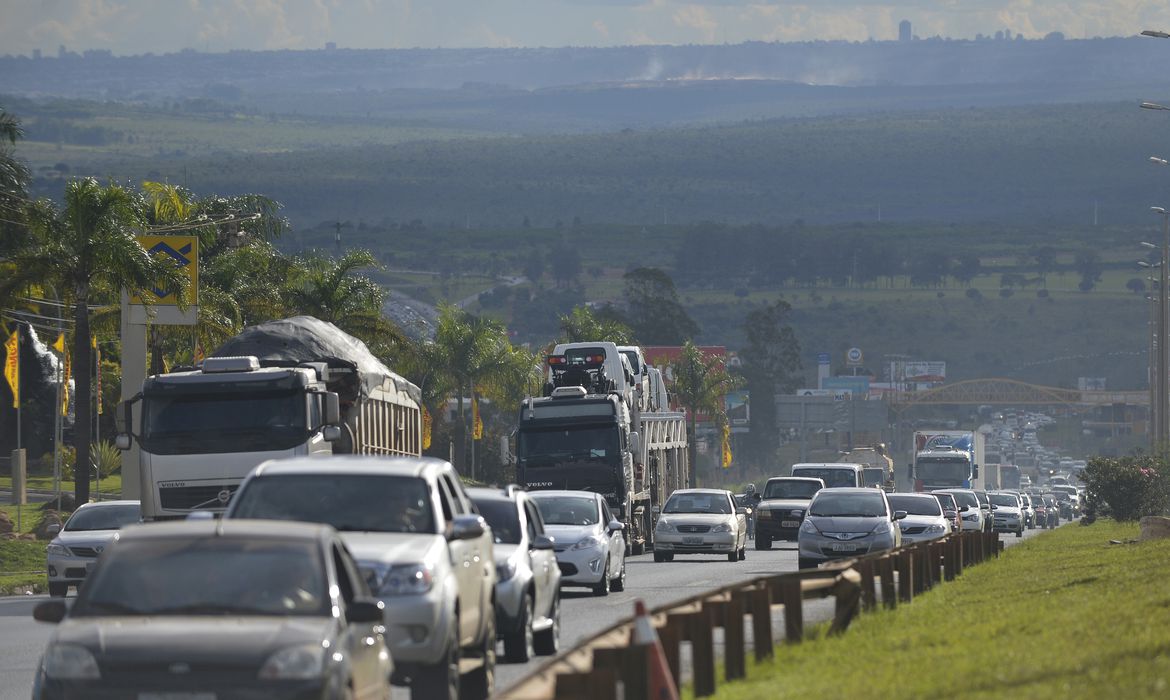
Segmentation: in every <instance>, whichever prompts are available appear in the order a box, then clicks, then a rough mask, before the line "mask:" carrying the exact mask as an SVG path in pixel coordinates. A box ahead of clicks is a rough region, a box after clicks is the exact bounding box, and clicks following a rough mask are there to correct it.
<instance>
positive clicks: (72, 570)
mask: <svg viewBox="0 0 1170 700" xmlns="http://www.w3.org/2000/svg"><path fill="white" fill-rule="evenodd" d="M140 520H142V510H141V508H140V506H139V502H138V501H101V502H99V503H83V504H81V506H80V507H78V509H77V510H75V511H73V515H71V516H70V517H69V519H68V520H66V521H65V526H64V527H63V528H61V530H60V531H58V532H57V533H56V537H54V538H53V541H52V542H50V543H49V547H48V550H47V552H46V555H47V556H46V560H47V562H46V563H47V564H48V572H49V595H51V596H54V597H59V598H63V597H64V596H65V594H66V593H68V592H69V587H70V586H76V587H79V588H80V586H81V584H82V583H83V582H84V581H85V577H86V575H87V574H88V573H89V571H90V569H92V568H93V566H94V564H95V563H96V562H97V558H98V555H99V554H101V553H102V550H104V549H105V548H106V545H108V544H109V543H110V542H111V541H113V539H114V535H115V534H116V533H117V532H118V530H120V529H121V528H122V527H124V526H126V525H133V524H134V523H136V522H139V521H140ZM52 527H54V526H50V530H49V532H50V533H51V532H52Z"/></svg>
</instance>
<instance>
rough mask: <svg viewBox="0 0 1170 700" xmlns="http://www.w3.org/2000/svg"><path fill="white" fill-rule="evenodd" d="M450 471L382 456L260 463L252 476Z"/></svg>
mask: <svg viewBox="0 0 1170 700" xmlns="http://www.w3.org/2000/svg"><path fill="white" fill-rule="evenodd" d="M449 469H452V467H451V464H450V462H447V461H446V460H442V459H435V458H434V457H382V456H375V455H328V456H324V457H292V458H290V459H274V460H270V461H268V462H264V463H263V464H261V465H260V466H258V467H256V468H255V469H254V470H253V471H252V475H253V476H261V475H263V476H277V475H282V474H366V475H379V476H412V477H418V478H421V477H424V476H426V474H427V472H430V471H435V472H437V471H446V470H449Z"/></svg>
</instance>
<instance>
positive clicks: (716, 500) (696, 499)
mask: <svg viewBox="0 0 1170 700" xmlns="http://www.w3.org/2000/svg"><path fill="white" fill-rule="evenodd" d="M662 512H663V513H719V514H723V515H727V514H729V513H731V504H730V503H728V502H727V496H725V495H723V494H721V493H676V494H674V495H673V496H671V497H670V498H669V499H667V501H666V507H665V508H663V509H662Z"/></svg>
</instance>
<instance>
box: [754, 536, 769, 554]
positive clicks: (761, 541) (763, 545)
mask: <svg viewBox="0 0 1170 700" xmlns="http://www.w3.org/2000/svg"><path fill="white" fill-rule="evenodd" d="M771 548H772V538H771V537H769V536H768V535H763V534H757V535H756V549H759V550H763V551H767V550H769V549H771Z"/></svg>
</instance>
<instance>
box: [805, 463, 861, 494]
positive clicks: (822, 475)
mask: <svg viewBox="0 0 1170 700" xmlns="http://www.w3.org/2000/svg"><path fill="white" fill-rule="evenodd" d="M792 475H793V476H807V477H809V478H812V479H820V480H821V481H823V482H825V488H830V489H831V488H837V487H840V486H860V485H861V484H859V483H857V472H856V471H855V470H853V469H846V468H841V467H838V468H833V467H800V468H797V469H793V470H792Z"/></svg>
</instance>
